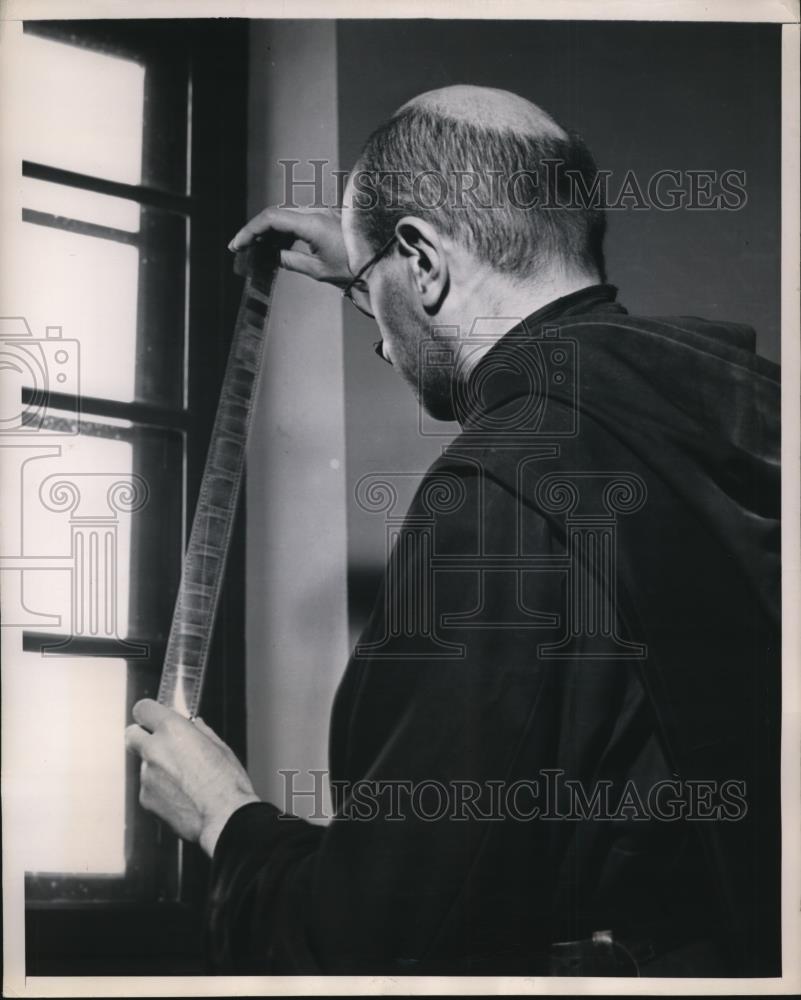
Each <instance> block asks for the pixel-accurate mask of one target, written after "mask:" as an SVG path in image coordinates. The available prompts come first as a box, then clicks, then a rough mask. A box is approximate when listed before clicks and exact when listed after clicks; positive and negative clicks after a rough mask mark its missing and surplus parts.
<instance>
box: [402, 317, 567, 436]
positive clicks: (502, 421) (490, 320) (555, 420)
mask: <svg viewBox="0 0 801 1000" xmlns="http://www.w3.org/2000/svg"><path fill="white" fill-rule="evenodd" d="M517 326H520V320H519V319H511V318H500V317H486V318H479V319H477V320H476V321H475V322H474V324H473V326H472V328H471V330H470V332H469V334H468V335H467V336H465V337H462V336H461V331H460V330H459V328H457V327H443V328H441V330H440V331H439V332H438V335H436V336H434V337H432V338H431V339H429V340H425V341H423V342H422V343H421V345H420V369H419V371H420V375H419V377H420V379H421V380H424V379H426V378H427V377H430V376H431V370H432V369H440V370H442V371H443V373H446V375H447V379H448V381H449V383H450V386H451V401H452V406H453V412H454V414H455V416H456V419H458V420H460V422H464V421H465V420H467V421H468V426H469V430H470V432H471V436H473V437H475V436H476V435H479V436H487V437H488V438H492V439H494V440H497V439H498V438H503V439H508V438H510V437H513V438H515V439H517V438H524V439H527V438H529V437H531V438H541V437H547V438H571V437H575V436H576V435H577V434H578V430H579V415H578V386H579V352H578V343H577V341H576V340H575V339H573V338H572V337H569V336H567V335H566V334H565V333H564V332H563V331H562V330H560V328H559V327H558V326H553V325H551V326H544V327H543V328H542V329H541V330H539V331H537V332H536V333H529V332H528V331H527V330H526V329H525V327H521V328H520V330H515V329H514V328H515V327H517ZM507 330H509V331H510V332H509V333H506V332H505V331H507ZM500 338H502V340H501V341H500V342H499V340H500ZM485 354H486V355H487V356H486V357H482V355H485ZM478 358H480V359H481V361H480V364H479V365H477V366H476V367H475V369H474V370H473V371H472V372H471V371H470V369H471V368H472V367H473V365H474V364H475V362H476V361H477V359H478ZM510 374H511V375H512V376H513V377H514V376H517V377H518V378H517V381H518V382H519V388H520V392H519V393H517V394H515V396H514V398H510V399H506V400H501V399H497V400H494V399H493V391H494V387H493V383H494V381H495V378H496V376H502V377H503V381H504V384H505V385H508V384H509V382H508V380H509V376H510ZM419 429H420V433H421V434H422V435H425V436H429V437H452V431H448V430H444V429H443V424H442V423H441V422H440V421H438V420H435V419H434V418H433V417H431V416H430V415H429V414H427V413H426V412H425V409H424V408H423V407H422V406H421V407H420V421H419Z"/></svg>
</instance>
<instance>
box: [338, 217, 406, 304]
mask: <svg viewBox="0 0 801 1000" xmlns="http://www.w3.org/2000/svg"><path fill="white" fill-rule="evenodd" d="M395 239H396V236H395V234H394V233H393V234H392V236H390V238H389V239H388V240H387V242H386V243H385V244H384V245H383V246H382V247H381V249H380V250H379V251H378V253H376V254H374V255H373V256H372V257H371V258H370V259H369V260H368V261H367V263H366V264H365V265H364V267H361V268H359V270H358V271H357V272H356V274H355V275H354V276H353V278H352V279H351V280H350V281H349V282H348V283H347V285H345V287H344V288H343V289H342V294H343V295H344V296H345V298H346V299H349V300H350V301H351V302H352V303H353V304H354V305H355V306H356V308H357V309H358V310H359V312H360V313H364V315H365V316H370V317H371V318H373V319H375V313H374V312H373V309H372V306H371V305H370V289H369V288H368V287H367V282H366V281H365V280H364V276H365V274H366V273H367V272H368V271H369V270H370V268H371V267H373V266H374V265H375V264H377V263H378V262H379V261H380V260H381V258H382V257H383V256H384V255H385V254H386V253H387V251H388V250H389V248H390V247H391V246H392V244H393V243H394V242H395Z"/></svg>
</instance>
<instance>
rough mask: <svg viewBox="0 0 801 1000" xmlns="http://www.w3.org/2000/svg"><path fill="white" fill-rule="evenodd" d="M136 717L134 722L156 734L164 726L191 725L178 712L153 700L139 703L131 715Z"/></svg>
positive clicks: (147, 699)
mask: <svg viewBox="0 0 801 1000" xmlns="http://www.w3.org/2000/svg"><path fill="white" fill-rule="evenodd" d="M131 714H132V715H133V717H134V722H138V723H139V725H140V726H142V727H143V728H144V729H147V730H149V732H151V733H152V732H155V730H156V729H157V728H158V727H159V726H162V725H165V724H169V725H176V724H178V723H183V724H184V725H189V723H188V721H187V720H186V719H185V718H184V717H183V716H182V715H179V714H178V713H177V712H174V711H173V710H172V709H171V708H167V706H166V705H160V704H159V703H158V702H157V701H153V699H152V698H142V700H141V701H138V702H137V703H136V704H135V705H134V707H133V711H132V713H131Z"/></svg>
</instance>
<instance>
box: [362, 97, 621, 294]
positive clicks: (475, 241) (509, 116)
mask: <svg viewBox="0 0 801 1000" xmlns="http://www.w3.org/2000/svg"><path fill="white" fill-rule="evenodd" d="M554 164H558V165H559V167H558V169H557V170H554V169H553V165H554ZM596 175H597V168H596V166H595V163H594V161H593V159H592V155H591V154H590V152H589V150H588V149H587V147H586V146H585V145H584V143H583V141H582V139H581V138H580V137H579V136H578V135H576V134H575V133H569V132H567V131H566V130H565V129H563V128H562V127H561V125H559V124H557V122H556V121H555V120H554V119H553V118H552V117H551V116H550V115H549V114H548V113H547V112H546V111H543V109H542V108H540V107H538V106H537V105H536V104H533V103H532V102H531V101H528V100H526V99H525V98H524V97H520V96H519V95H518V94H513V93H511V92H509V91H508V90H497V89H494V88H492V87H473V86H468V85H465V84H460V85H458V86H452V87H442V88H440V89H438V90H429V91H427V92H426V93H424V94H419V95H418V96H417V97H414V98H412V100H410V101H407V102H406V104H404V105H403V106H402V107H400V108H399V109H398V110H397V111H396V112H395V114H394V115H393V116H392V117H391V118H389V119H388V120H387V121H386V122H384V124H383V125H380V126H379V127H378V128H377V129H376V130H375V131H374V132H373V134H372V135H371V136H370V137H369V138H368V140H367V142H366V144H365V146H364V149H363V151H362V155H361V157H360V158H359V162H358V164H357V166H356V167H355V168H354V171H353V173H352V174H351V178H350V185H349V194H350V196H351V197H352V204H353V219H354V223H355V227H356V231H357V232H359V233H360V235H362V236H363V237H364V238H365V239H366V240H367V242H368V244H369V245H370V246H371V247H372V248H373V250H374V251H377V250H378V248H379V247H380V246H381V245H382V244H384V243H386V241H387V240H389V239H390V238H391V237H392V233H393V231H394V229H395V226H396V225H397V224H398V222H399V221H400V219H402V218H403V217H404V216H417V217H419V218H421V219H423V220H425V221H426V222H428V223H429V224H430V225H432V226H435V227H436V229H437V231H438V232H439V234H440V235H443V236H446V237H448V238H449V239H451V240H452V241H453V242H455V243H457V244H459V246H461V247H463V248H464V249H466V250H467V251H469V252H470V253H471V254H473V255H474V256H475V258H476V259H477V261H480V262H481V263H483V264H485V265H486V264H488V265H489V266H490V267H491V268H493V269H494V270H496V271H498V272H501V273H503V274H506V275H509V276H513V277H514V278H515V279H520V278H523V279H526V280H528V279H532V278H535V277H536V276H537V275H538V274H539V275H541V276H542V277H545V276H546V275H552V274H553V273H554V272H555V271H559V272H560V273H562V274H565V273H570V274H572V275H580V276H582V277H584V276H586V277H588V278H589V279H590V280H597V279H598V278H600V279H601V280H603V278H604V264H603V251H602V242H603V234H604V228H605V220H604V215H603V211H602V210H601V208H600V207H599V206H595V205H589V206H588V205H586V204H577V203H576V201H575V199H574V198H573V192H574V190H575V189H576V187H575V181H574V180H573V177H577V178H578V181H579V189H580V190H583V191H586V192H589V191H592V190H595V187H594V184H595V180H596ZM365 190H366V191H367V195H366V197H364V198H362V197H360V194H359V192H360V191H361V192H364V191H365Z"/></svg>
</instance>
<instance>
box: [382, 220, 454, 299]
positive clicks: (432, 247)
mask: <svg viewBox="0 0 801 1000" xmlns="http://www.w3.org/2000/svg"><path fill="white" fill-rule="evenodd" d="M395 236H396V237H397V240H398V245H399V246H400V252H401V255H402V256H403V257H405V258H406V262H407V266H408V267H409V270H410V273H411V277H412V281H413V282H414V285H415V287H416V289H417V292H418V294H419V296H420V302H421V304H422V306H423V308H424V309H425V311H426V312H428V313H435V312H437V310H438V309H439V307H440V305H441V304H442V300H443V299H444V297H445V295H446V293H447V291H448V284H449V273H448V257H447V253H446V250H445V246H444V244H443V242H442V239H441V237H440V235H439V233H438V232H437V230H436V229H435V228H434V226H432V225H431V224H430V223H428V222H426V221H425V220H424V219H419V218H417V216H412V215H406V216H404V217H403V218H402V219H400V220H399V221H398V223H397V225H396V226H395Z"/></svg>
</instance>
